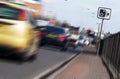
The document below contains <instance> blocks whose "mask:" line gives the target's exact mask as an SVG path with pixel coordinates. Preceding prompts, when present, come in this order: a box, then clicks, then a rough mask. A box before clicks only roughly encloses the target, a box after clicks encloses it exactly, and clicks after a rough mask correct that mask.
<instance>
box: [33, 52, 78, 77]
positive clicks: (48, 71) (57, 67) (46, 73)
mask: <svg viewBox="0 0 120 79" xmlns="http://www.w3.org/2000/svg"><path fill="white" fill-rule="evenodd" d="M77 55H78V54H74V55H72V56H70V57H69V58H68V59H66V60H65V61H62V62H60V63H59V64H57V65H55V66H53V67H51V68H49V69H47V70H46V71H44V72H43V73H41V74H39V75H37V76H35V77H34V78H33V79H44V77H46V76H48V75H49V74H51V73H53V72H55V71H56V70H58V69H59V68H60V67H61V66H63V65H65V64H66V63H68V62H69V61H70V60H72V59H73V58H75V57H76V56H77Z"/></svg>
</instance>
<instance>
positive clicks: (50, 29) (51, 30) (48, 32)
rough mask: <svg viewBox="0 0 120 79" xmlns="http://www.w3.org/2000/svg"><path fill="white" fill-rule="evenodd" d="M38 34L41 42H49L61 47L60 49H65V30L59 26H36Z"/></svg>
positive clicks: (66, 44)
mask: <svg viewBox="0 0 120 79" xmlns="http://www.w3.org/2000/svg"><path fill="white" fill-rule="evenodd" d="M37 30H38V34H39V36H40V37H42V38H41V44H42V45H45V44H50V45H55V46H59V47H61V49H62V50H67V48H68V41H67V37H68V35H67V32H66V30H65V29H64V28H62V27H59V26H42V27H38V28H37Z"/></svg>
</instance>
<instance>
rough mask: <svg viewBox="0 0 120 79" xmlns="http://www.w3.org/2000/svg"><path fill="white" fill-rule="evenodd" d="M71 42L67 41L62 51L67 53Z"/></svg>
mask: <svg viewBox="0 0 120 79" xmlns="http://www.w3.org/2000/svg"><path fill="white" fill-rule="evenodd" d="M68 46H69V42H68V41H67V42H66V43H65V44H64V45H63V46H62V51H66V50H67V49H68Z"/></svg>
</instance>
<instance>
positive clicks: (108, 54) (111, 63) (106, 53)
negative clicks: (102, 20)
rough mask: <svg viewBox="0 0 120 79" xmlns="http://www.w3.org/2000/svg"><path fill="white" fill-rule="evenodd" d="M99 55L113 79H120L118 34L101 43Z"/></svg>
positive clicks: (119, 43) (119, 38) (119, 41)
mask: <svg viewBox="0 0 120 79" xmlns="http://www.w3.org/2000/svg"><path fill="white" fill-rule="evenodd" d="M99 54H100V56H101V57H102V59H103V61H104V62H105V63H106V65H107V67H108V68H109V70H110V71H111V72H112V75H113V78H114V79H120V32H119V33H117V34H114V35H111V36H109V37H107V38H105V39H103V40H102V41H101V45H100V50H99Z"/></svg>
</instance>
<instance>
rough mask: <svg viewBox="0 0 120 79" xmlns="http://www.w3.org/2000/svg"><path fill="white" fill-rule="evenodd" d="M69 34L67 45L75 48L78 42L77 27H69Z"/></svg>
mask: <svg viewBox="0 0 120 79" xmlns="http://www.w3.org/2000/svg"><path fill="white" fill-rule="evenodd" d="M69 34H70V37H69V38H68V39H69V46H72V47H74V48H76V47H77V46H78V42H79V28H76V27H71V28H70V29H69Z"/></svg>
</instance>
